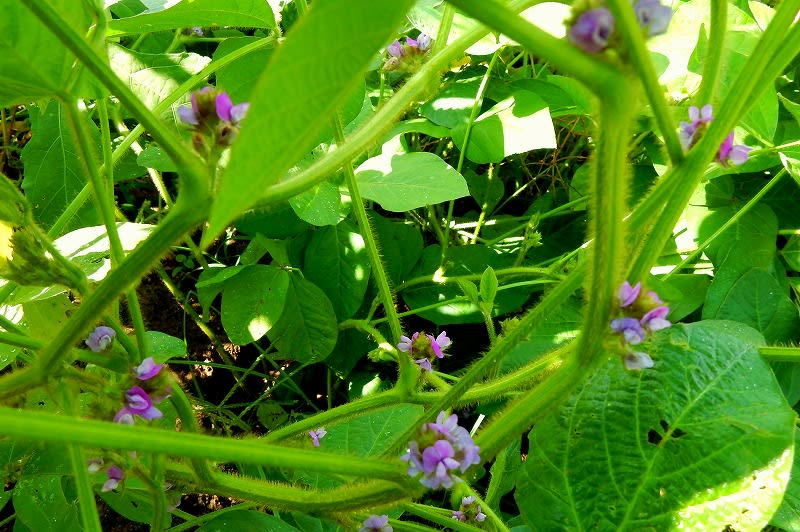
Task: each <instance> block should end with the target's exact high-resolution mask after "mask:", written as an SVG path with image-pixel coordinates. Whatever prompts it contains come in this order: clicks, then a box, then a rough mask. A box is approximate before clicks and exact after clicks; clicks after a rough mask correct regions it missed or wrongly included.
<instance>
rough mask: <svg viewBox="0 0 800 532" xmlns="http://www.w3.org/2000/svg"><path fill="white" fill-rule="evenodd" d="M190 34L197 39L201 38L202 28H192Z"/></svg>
mask: <svg viewBox="0 0 800 532" xmlns="http://www.w3.org/2000/svg"><path fill="white" fill-rule="evenodd" d="M192 33H194V34H195V35H196V36H197V37H202V36H203V27H202V26H192Z"/></svg>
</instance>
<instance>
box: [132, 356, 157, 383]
mask: <svg viewBox="0 0 800 532" xmlns="http://www.w3.org/2000/svg"><path fill="white" fill-rule="evenodd" d="M163 367H164V364H156V363H155V360H153V357H147V358H145V359H144V360H142V363H141V364H139V365H138V366H136V367H135V368H133V372H134V373H135V374H136V378H137V379H139V380H140V381H146V380H150V379H152V378H153V377H155V376H156V375H158V373H159V372H160V371H161V368H163Z"/></svg>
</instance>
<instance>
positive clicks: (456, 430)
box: [401, 412, 480, 489]
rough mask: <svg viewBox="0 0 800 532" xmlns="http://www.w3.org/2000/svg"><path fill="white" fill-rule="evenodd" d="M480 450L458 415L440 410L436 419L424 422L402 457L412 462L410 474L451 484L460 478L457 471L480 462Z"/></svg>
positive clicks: (434, 484)
mask: <svg viewBox="0 0 800 532" xmlns="http://www.w3.org/2000/svg"><path fill="white" fill-rule="evenodd" d="M479 450H480V449H479V448H478V446H477V445H475V442H473V441H472V437H470V435H469V432H468V431H467V429H465V428H464V427H461V426H459V425H458V416H456V415H455V414H453V415H451V416H449V417H448V416H447V414H446V413H445V412H440V413H439V416H438V417H437V419H436V423H426V424H424V425H423V426H422V428H421V429H420V433H419V436H418V439H417V441H411V442H409V444H408V451H407V452H406V454H404V455H403V456H402V457H401V460H403V461H405V462H408V463H409V466H408V474H409V475H411V476H414V477H415V476H417V475H420V474H421V475H422V477H421V478H420V482H421V483H422V485H424V486H427V487H428V488H431V489H437V488H440V487H444V488H450V487H452V486H453V484H454V483H455V482H457V481H458V480H459V479H458V477H457V476H455V475H454V474H455V473H457V472H460V473H464V472H465V471H466V470H467V469H468V468H469V467H470V466H471V465H474V464H479V463H480V456H479V454H478V452H479Z"/></svg>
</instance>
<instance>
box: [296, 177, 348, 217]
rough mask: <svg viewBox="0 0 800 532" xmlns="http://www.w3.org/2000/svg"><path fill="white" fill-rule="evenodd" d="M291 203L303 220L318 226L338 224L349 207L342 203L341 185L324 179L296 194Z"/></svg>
mask: <svg viewBox="0 0 800 532" xmlns="http://www.w3.org/2000/svg"><path fill="white" fill-rule="evenodd" d="M289 205H291V206H292V209H294V212H295V214H297V216H299V217H300V219H301V220H303V221H306V222H308V223H310V224H312V225H317V226H322V225H336V224H338V223H339V221H340V220H341V219H342V218H344V217H345V216H347V211H348V209H349V206H345V205H342V195H341V193H340V192H339V187H338V186H336V184H334V183H333V182H331V181H323V182H322V183H320V184H318V185H315V186H313V187H311V188H309V189H308V190H306V191H305V192H303V193H302V194H298V195H297V196H294V197H293V198H291V199H289Z"/></svg>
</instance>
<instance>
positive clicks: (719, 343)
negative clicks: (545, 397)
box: [515, 322, 795, 531]
mask: <svg viewBox="0 0 800 532" xmlns="http://www.w3.org/2000/svg"><path fill="white" fill-rule="evenodd" d="M761 344H763V338H761V337H760V335H759V334H757V333H756V332H755V331H753V330H752V329H749V328H748V327H745V326H742V325H739V324H736V323H733V322H700V323H696V324H692V325H688V326H683V325H679V326H674V327H672V328H671V329H669V330H667V331H664V332H663V333H660V334H658V335H657V336H656V339H655V340H654V342H653V344H652V345H650V346H649V352H650V353H651V354H652V357H653V359H654V361H655V367H654V368H652V369H650V370H644V371H626V370H625V369H624V366H623V365H622V363H621V361H620V359H619V356H618V355H612V356H611V357H610V358H609V359H608V361H607V362H605V363H603V364H602V365H601V366H600V367H599V368H598V369H597V371H596V372H595V373H593V374H592V375H591V376H589V378H588V379H587V380H586V381H585V383H584V384H583V385H582V386H581V388H580V389H579V390H577V391H576V392H575V393H573V394H572V395H571V396H570V397H569V398H568V399H567V400H566V402H565V403H564V404H563V405H561V406H560V407H559V408H558V409H557V410H556V411H554V412H553V413H552V414H551V415H549V416H548V417H547V418H545V419H544V420H543V421H541V422H540V423H538V424H537V425H536V426H535V427H534V429H533V430H532V431H531V433H530V437H529V440H530V450H529V453H528V459H527V461H526V462H525V463H524V465H523V467H522V471H521V473H520V477H519V479H518V481H517V490H516V492H515V497H516V500H517V503H518V505H519V507H520V510H521V511H522V515H523V516H524V518H525V520H526V522H527V523H528V524H529V525H530V526H531V527H534V528H536V529H540V530H594V529H601V530H641V529H645V528H649V529H653V530H668V529H669V530H678V529H681V530H722V529H724V528H726V527H730V528H732V529H735V530H753V531H757V530H760V529H761V528H762V527H763V526H764V525H766V524H767V522H768V521H769V518H770V516H772V514H773V512H774V511H775V510H776V508H777V507H778V506H779V505H780V503H781V499H782V498H783V491H784V488H785V487H786V484H787V483H788V481H789V474H790V470H791V467H792V457H793V453H794V420H795V414H794V412H793V411H792V410H791V408H789V406H788V405H787V404H786V400H785V399H784V398H783V395H782V394H781V391H780V388H779V387H778V385H777V383H776V382H775V378H774V376H773V375H772V372H771V371H770V370H769V368H768V367H767V365H766V364H765V363H764V361H763V360H762V359H761V357H760V356H759V353H758V345H761Z"/></svg>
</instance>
